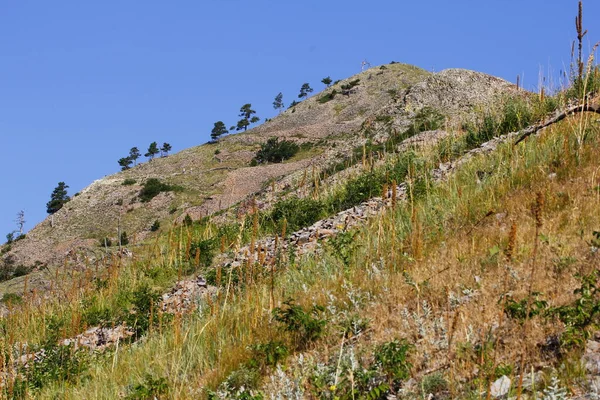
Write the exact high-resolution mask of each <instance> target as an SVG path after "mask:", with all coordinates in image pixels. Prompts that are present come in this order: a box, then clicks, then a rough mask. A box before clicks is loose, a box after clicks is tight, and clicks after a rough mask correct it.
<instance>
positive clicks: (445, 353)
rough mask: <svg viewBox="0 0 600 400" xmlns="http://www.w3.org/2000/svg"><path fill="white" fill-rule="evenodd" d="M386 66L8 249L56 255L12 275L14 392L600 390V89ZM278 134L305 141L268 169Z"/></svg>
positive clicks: (78, 200)
mask: <svg viewBox="0 0 600 400" xmlns="http://www.w3.org/2000/svg"><path fill="white" fill-rule="evenodd" d="M382 67H383V68H382ZM382 67H377V68H373V69H371V70H368V71H364V72H362V73H361V74H359V75H357V76H355V77H351V78H349V79H347V80H345V81H342V82H338V83H337V86H336V85H334V86H332V87H331V88H328V89H326V91H324V92H322V93H319V94H317V95H315V96H313V97H312V98H310V99H307V100H305V101H304V102H302V103H300V104H298V105H296V106H294V107H292V108H290V109H288V110H287V111H285V112H284V113H282V115H280V116H278V117H277V118H274V119H273V120H271V121H267V122H265V123H264V124H263V125H261V126H259V127H257V128H254V129H252V130H249V131H248V132H246V133H242V134H238V135H231V136H229V137H226V138H223V139H222V140H220V141H219V142H218V143H212V144H205V145H202V146H199V147H196V148H193V149H188V150H185V151H183V152H180V153H178V154H174V155H172V156H169V157H165V158H159V159H155V160H153V161H152V162H148V163H144V164H142V165H139V166H137V167H135V168H133V169H131V170H129V171H124V172H121V173H118V174H116V175H114V176H111V177H107V178H104V179H102V180H100V181H97V182H95V183H93V184H92V185H91V186H90V187H88V188H86V189H85V190H84V191H82V193H80V194H79V195H78V196H76V197H75V198H74V199H73V200H72V201H71V202H69V203H67V205H66V206H65V207H64V208H63V209H61V210H60V211H59V212H58V213H56V215H55V216H54V221H53V223H52V226H50V222H49V221H45V222H44V223H42V224H40V226H38V227H36V228H35V232H33V231H32V232H31V233H30V234H28V235H27V237H26V238H24V239H22V240H19V241H17V242H15V243H14V244H13V245H12V246H11V249H10V250H8V251H4V253H5V254H4V257H5V259H6V257H11V256H12V257H15V259H17V257H20V258H19V260H28V261H27V262H33V263H35V261H40V262H41V263H42V264H44V263H47V267H42V266H40V265H38V266H37V267H36V270H34V271H33V272H31V273H30V274H29V275H26V276H25V277H19V278H14V279H11V280H9V281H7V282H5V283H4V284H3V286H2V290H3V293H4V295H3V297H2V303H3V306H4V309H3V317H2V320H1V324H0V328H1V329H2V331H3V333H4V335H3V336H2V337H1V338H0V348H2V349H3V352H2V354H3V356H2V357H3V358H2V371H3V374H2V375H1V380H0V383H1V384H0V388H1V389H0V390H1V391H2V392H1V393H2V394H3V395H4V396H5V397H7V398H30V397H35V398H42V399H43V398H56V397H60V398H67V399H79V398H127V399H147V398H173V399H190V398H211V399H216V398H237V399H262V398H340V399H342V398H344V399H350V398H371V399H377V398H415V399H417V398H441V399H443V398H481V397H483V396H485V397H486V398H501V397H507V396H511V397H512V396H516V397H521V398H540V397H541V396H546V397H547V398H553V397H552V396H554V398H564V397H566V393H567V391H568V392H569V393H570V394H569V396H573V397H575V396H580V397H579V398H594V397H592V396H594V395H598V388H597V386H596V382H597V380H598V377H599V376H600V371H599V370H598V368H597V364H598V360H599V359H600V356H599V354H600V353H599V352H598V349H599V348H600V339H599V338H598V336H597V334H596V329H597V326H598V324H599V323H600V291H599V290H598V288H599V284H598V279H599V275H598V267H599V264H598V248H600V242H599V240H600V234H599V233H598V231H599V230H600V228H598V226H599V225H600V219H599V217H598V213H597V206H598V201H600V200H599V199H600V194H599V193H600V192H599V190H598V188H599V183H600V182H598V179H597V176H596V172H595V171H597V169H598V168H599V165H598V159H597V156H596V153H597V148H598V144H599V141H600V126H599V124H598V118H597V115H598V113H599V112H600V98H598V97H597V95H596V97H593V94H591V95H589V96H587V97H586V96H581V97H579V96H578V93H579V94H581V92H580V91H578V90H576V88H575V89H573V88H571V89H569V90H567V91H565V92H560V93H557V94H556V95H554V96H548V95H546V94H545V93H543V92H542V93H539V94H532V93H528V92H525V91H523V90H517V88H516V87H514V86H513V85H511V84H509V83H508V82H505V81H503V80H500V79H498V78H493V77H490V76H487V75H485V74H480V73H476V72H472V71H464V70H447V71H442V72H440V73H436V74H431V73H428V72H426V71H423V70H419V69H418V68H415V67H411V66H406V65H402V64H390V65H386V66H382ZM591 71H592V72H590V73H589V74H588V75H587V78H588V79H587V80H586V81H587V82H589V83H590V86H589V87H594V86H595V85H598V83H599V82H600V80H599V79H598V70H597V69H593V70H591ZM357 79H359V81H357ZM351 82H355V84H354V85H352V84H351ZM342 85H344V89H342ZM333 90H339V91H340V93H338V94H336V95H335V96H334V97H333V99H331V93H332V91H333ZM573 103H575V104H577V105H574V104H573ZM271 137H278V138H279V140H292V141H294V142H296V143H298V144H299V145H300V146H299V148H300V151H299V152H298V153H297V154H296V155H295V156H294V157H292V158H291V159H289V160H287V161H285V162H283V163H275V164H266V165H263V164H259V165H255V166H251V165H250V163H251V160H252V158H253V157H254V155H255V154H256V151H257V150H258V149H259V148H260V147H261V145H263V144H264V143H266V142H267V140H269V139H270V138H271ZM306 143H309V144H306ZM216 150H219V151H218V152H217V151H216ZM184 169H185V171H184ZM152 178H155V179H158V180H159V181H160V182H162V183H163V184H165V185H166V186H161V185H159V186H160V188H162V189H164V190H163V191H161V192H160V193H159V194H158V195H156V196H155V197H152V198H151V199H149V201H143V200H145V199H146V197H145V193H144V192H143V189H144V186H145V187H147V186H148V181H149V180H150V179H152ZM126 180H128V181H127V183H130V182H133V181H135V182H133V183H131V184H126V185H124V184H123V183H125V182H126ZM120 200H121V201H120ZM128 209H131V211H129V212H127V210H128ZM187 215H189V216H190V218H187V217H186V216H187ZM119 217H120V218H119ZM115 219H117V221H119V225H120V228H121V229H123V230H127V232H128V234H129V236H130V237H132V238H133V240H132V243H131V244H128V245H126V246H125V249H122V250H118V249H116V248H114V247H113V248H108V249H107V248H106V247H105V248H102V247H100V246H99V241H100V239H102V238H104V237H107V236H111V237H112V239H113V240H114V238H115V236H114V231H115V221H114V220H115ZM156 220H159V222H160V225H161V227H160V229H158V230H154V231H153V230H151V229H149V228H150V225H151V224H152V223H153V221H156ZM93 229H96V230H93ZM111 231H112V233H111ZM86 235H87V236H86ZM28 246H30V247H28ZM40 246H46V247H40ZM28 249H29V251H39V254H40V255H39V256H37V257H42V256H44V255H46V256H47V257H48V258H47V259H45V261H43V260H42V259H41V258H37V259H36V258H35V257H32V258H26V257H29V255H28V254H27V250H28ZM37 249H42V250H37ZM43 252H47V254H44V253H43ZM64 252H68V254H65V253H64ZM23 262H24V261H23ZM38 264H39V263H38ZM59 264H60V265H59ZM56 265H58V266H56ZM561 396H562V397H561ZM584 396H588V397H584Z"/></svg>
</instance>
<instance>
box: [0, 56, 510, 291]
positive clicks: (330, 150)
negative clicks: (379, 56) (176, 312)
mask: <svg viewBox="0 0 600 400" xmlns="http://www.w3.org/2000/svg"><path fill="white" fill-rule="evenodd" d="M355 79H360V83H359V85H358V86H356V87H354V88H353V89H352V90H351V92H350V94H349V95H343V94H341V93H339V94H337V96H335V98H334V99H333V100H331V101H328V102H326V103H320V102H319V101H318V100H319V98H321V97H322V96H323V95H324V94H327V93H329V92H330V91H332V90H334V89H336V90H338V92H339V91H340V89H339V87H340V85H342V84H346V83H348V82H350V81H352V80H355ZM515 91H516V87H515V86H514V85H512V84H510V83H509V82H506V81H504V80H502V79H499V78H495V77H492V76H489V75H486V74H482V73H478V72H473V71H467V70H459V69H451V70H446V71H441V72H439V73H435V74H433V73H430V72H427V71H425V70H422V69H420V68H417V67H413V66H409V65H405V64H399V63H394V64H388V65H385V66H381V67H373V68H371V69H368V70H366V71H364V72H361V73H360V74H358V75H356V76H353V77H351V78H348V79H345V80H343V81H341V82H339V83H337V84H335V85H332V86H331V87H330V88H327V89H325V90H324V91H323V92H321V93H317V94H315V95H313V96H312V97H311V98H308V99H307V100H305V101H302V102H301V103H299V104H298V105H296V106H295V107H293V108H291V109H288V110H286V111H285V112H283V113H281V114H280V115H279V116H277V117H275V118H273V119H272V120H270V121H268V122H265V123H263V124H261V125H259V126H257V127H255V128H253V129H250V130H248V131H247V132H243V133H240V134H233V135H229V136H227V137H224V138H223V139H221V140H220V141H219V142H218V143H216V144H205V145H201V146H198V147H194V148H190V149H186V150H183V151H181V152H179V153H176V154H173V155H169V156H168V157H163V158H156V159H154V160H152V161H150V162H144V163H141V164H139V165H137V166H135V167H134V168H132V169H130V170H127V171H122V172H118V173H116V174H114V175H111V176H107V177H104V178H102V179H99V180H96V181H94V182H93V183H92V184H91V185H90V186H88V187H87V188H85V189H84V190H82V191H81V193H79V194H77V195H76V196H73V198H72V200H71V201H70V202H69V203H67V204H66V205H65V206H64V207H63V208H62V209H61V210H59V211H58V212H57V213H55V214H54V216H53V217H49V218H47V219H46V220H45V221H43V222H41V223H40V224H38V225H37V226H36V227H35V228H33V229H32V230H31V231H30V232H28V233H27V237H26V238H25V239H23V240H19V241H18V242H15V243H13V245H12V250H11V251H9V252H7V253H6V254H4V255H3V260H4V261H6V260H7V258H10V259H12V262H14V264H15V265H25V266H34V265H37V267H38V268H37V269H38V270H39V269H40V268H39V267H43V266H58V265H61V266H62V265H66V266H70V267H73V268H83V267H85V266H87V265H90V264H93V262H94V261H95V260H97V259H99V258H100V257H102V256H103V254H104V249H102V248H101V247H100V246H99V241H100V240H101V239H102V238H104V237H112V238H113V240H115V239H116V236H117V228H118V225H120V228H121V230H122V231H126V232H127V234H128V236H129V237H130V238H131V239H133V240H132V241H133V242H134V243H135V242H139V241H143V240H144V239H146V238H148V237H150V236H151V235H152V233H151V232H150V230H149V228H150V226H151V225H152V223H153V222H154V221H155V220H158V221H160V223H161V226H163V227H164V226H169V224H171V223H175V222H177V221H180V220H181V219H182V218H183V217H184V216H185V215H186V214H189V215H190V216H191V217H192V218H193V219H198V218H201V217H203V216H206V215H210V214H213V213H215V212H217V211H220V210H225V209H229V208H231V207H235V206H236V205H237V204H239V203H240V202H243V201H244V200H247V199H249V198H250V197H254V196H258V197H259V198H261V196H262V199H263V203H265V204H267V205H268V204H269V199H271V200H272V199H273V196H274V195H275V194H276V193H269V192H272V188H275V192H277V191H278V189H279V188H281V187H289V186H290V185H291V184H293V183H294V182H296V181H297V180H298V177H299V176H301V175H302V174H303V173H304V172H305V171H307V170H308V169H310V168H313V167H316V168H320V167H323V166H326V165H328V164H329V163H331V162H333V161H335V160H337V159H339V158H340V157H343V156H345V155H348V154H350V153H351V151H352V149H353V148H355V147H357V146H360V145H362V143H364V141H365V140H366V139H365V138H364V135H363V132H364V129H365V128H369V129H371V130H373V131H375V132H376V134H375V138H376V139H384V138H385V137H386V135H387V133H389V132H390V131H391V130H393V129H404V128H406V127H407V126H408V125H409V124H410V123H411V118H412V117H413V116H414V114H415V112H416V111H418V110H419V109H421V108H423V107H425V106H428V107H432V108H435V109H438V110H439V111H440V112H442V113H443V114H444V115H445V116H447V125H448V127H449V128H451V127H452V126H457V125H458V123H459V122H460V121H461V120H463V119H465V118H475V116H476V114H477V112H478V110H480V109H481V108H483V107H490V106H493V104H494V103H495V102H496V101H497V100H498V99H499V97H501V96H504V95H507V94H514V93H515ZM381 116H384V117H387V121H389V122H388V123H385V124H384V123H381V122H378V121H377V120H376V117H381ZM274 136H275V137H279V138H282V139H288V140H294V141H296V142H298V143H304V142H310V143H312V144H313V146H312V148H311V149H309V150H307V151H303V152H301V153H299V154H298V155H297V156H296V157H294V158H292V159H291V160H288V161H286V162H284V163H282V164H275V165H259V166H255V167H251V166H249V162H250V160H251V159H252V157H253V155H254V153H255V152H256V150H257V149H258V148H259V145H260V143H262V142H264V141H266V140H267V139H268V138H270V137H274ZM422 139H423V140H427V138H426V137H423V138H422ZM415 140H418V139H415ZM217 149H218V150H219V152H218V154H215V150H217ZM342 172H343V171H342ZM149 178H159V179H160V180H161V181H162V182H166V183H168V184H172V185H179V186H181V187H182V188H183V190H182V191H180V192H166V193H161V194H160V195H158V196H156V197H155V198H154V199H152V200H151V201H150V202H147V203H141V202H140V201H139V199H138V198H137V196H138V194H139V191H140V189H141V187H142V186H141V184H143V182H145V180H147V179H149ZM125 179H133V180H135V182H136V183H135V184H133V185H127V186H124V185H123V182H124V181H125ZM270 182H275V183H274V184H273V186H272V187H271V190H265V189H266V188H268V187H269V183H270ZM42 269H43V268H42ZM40 273H43V271H42V272H40ZM34 275H35V274H34ZM32 279H33V280H35V276H32Z"/></svg>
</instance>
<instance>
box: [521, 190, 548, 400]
mask: <svg viewBox="0 0 600 400" xmlns="http://www.w3.org/2000/svg"><path fill="white" fill-rule="evenodd" d="M543 212H544V195H543V194H542V192H537V194H536V197H535V203H534V205H533V208H532V214H533V218H534V220H535V231H534V232H535V237H534V238H533V255H532V258H531V272H530V274H529V287H528V289H527V306H526V308H525V321H524V322H523V340H524V344H523V348H522V350H521V351H522V353H521V363H520V368H519V372H520V376H519V385H518V387H517V400H519V399H520V398H521V395H522V391H523V377H524V375H525V373H524V371H525V357H526V355H527V353H528V351H529V346H528V341H527V332H528V329H529V318H530V317H529V315H530V313H531V303H532V301H533V288H534V285H535V273H536V267H537V257H538V248H539V236H540V229H541V228H542V226H543V219H542V215H543Z"/></svg>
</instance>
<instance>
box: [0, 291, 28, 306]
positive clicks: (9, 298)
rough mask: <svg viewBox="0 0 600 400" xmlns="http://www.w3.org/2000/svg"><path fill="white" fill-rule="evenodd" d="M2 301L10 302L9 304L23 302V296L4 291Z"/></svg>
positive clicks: (0, 301) (0, 300)
mask: <svg viewBox="0 0 600 400" xmlns="http://www.w3.org/2000/svg"><path fill="white" fill-rule="evenodd" d="M0 303H4V304H8V305H17V304H22V303H23V297H21V296H19V295H18V294H16V293H4V295H3V296H2V299H0Z"/></svg>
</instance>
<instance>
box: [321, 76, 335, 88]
mask: <svg viewBox="0 0 600 400" xmlns="http://www.w3.org/2000/svg"><path fill="white" fill-rule="evenodd" d="M331 82H333V81H332V80H331V77H330V76H328V77H327V78H323V79H322V80H321V83H322V84H324V85H325V86H327V87H329V86H331Z"/></svg>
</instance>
